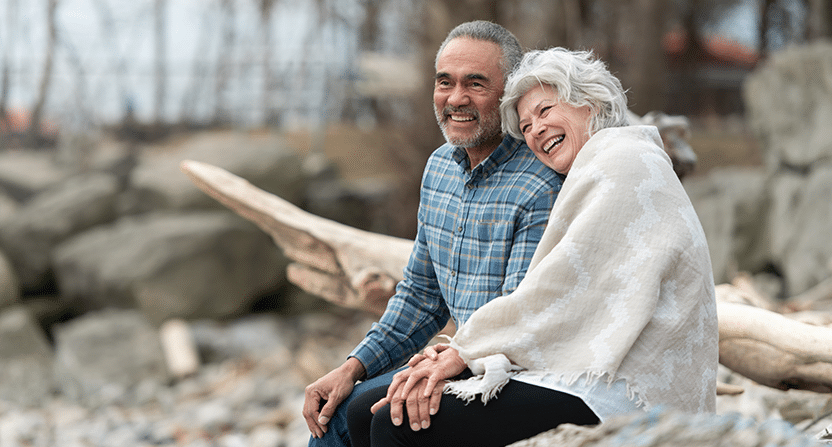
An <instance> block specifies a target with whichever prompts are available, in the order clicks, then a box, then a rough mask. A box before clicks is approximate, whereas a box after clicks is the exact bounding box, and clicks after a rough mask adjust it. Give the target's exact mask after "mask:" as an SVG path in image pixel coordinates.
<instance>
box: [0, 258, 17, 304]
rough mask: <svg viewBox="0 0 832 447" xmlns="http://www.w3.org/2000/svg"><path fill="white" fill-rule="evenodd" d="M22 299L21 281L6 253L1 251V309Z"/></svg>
mask: <svg viewBox="0 0 832 447" xmlns="http://www.w3.org/2000/svg"><path fill="white" fill-rule="evenodd" d="M19 299H20V283H19V281H18V280H17V274H16V273H15V272H14V269H13V268H12V265H11V263H9V260H8V259H7V258H6V255H5V254H3V253H2V252H0V309H3V308H4V307H6V306H9V305H11V304H14V303H16V302H17V301H18V300H19Z"/></svg>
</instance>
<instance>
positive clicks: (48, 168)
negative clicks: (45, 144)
mask: <svg viewBox="0 0 832 447" xmlns="http://www.w3.org/2000/svg"><path fill="white" fill-rule="evenodd" d="M70 175H72V171H71V170H70V169H67V168H66V167H64V166H61V165H60V164H59V163H56V161H55V158H54V157H53V156H52V153H51V152H48V151H24V150H20V151H17V150H14V151H3V152H0V189H2V190H4V191H5V192H6V193H7V194H8V195H10V196H11V197H13V198H14V200H15V201H17V202H26V201H27V200H29V199H30V198H32V197H34V196H35V195H37V194H38V193H40V192H42V191H44V190H46V189H49V188H51V187H52V186H55V185H57V184H58V183H61V182H63V181H64V180H66V179H67V178H68V177H69V176H70Z"/></svg>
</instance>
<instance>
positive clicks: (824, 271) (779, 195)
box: [769, 164, 832, 294]
mask: <svg viewBox="0 0 832 447" xmlns="http://www.w3.org/2000/svg"><path fill="white" fill-rule="evenodd" d="M770 194H771V212H770V215H769V220H770V221H771V232H770V237H771V247H772V252H773V254H774V257H775V259H777V260H778V261H779V265H780V266H781V267H782V269H783V272H784V274H785V278H786V287H787V290H788V292H789V293H790V294H797V293H801V292H804V291H806V290H808V289H809V288H811V287H812V286H814V285H816V284H818V283H820V282H821V281H823V280H824V279H826V278H828V277H829V276H830V273H832V272H830V271H829V267H828V262H829V260H830V259H832V237H830V235H832V200H830V197H832V164H829V165H822V166H817V167H816V168H815V169H813V170H812V171H811V172H810V173H809V174H808V175H805V176H804V175H800V174H796V173H793V172H787V171H786V172H782V171H781V172H778V173H777V174H776V175H775V176H774V178H773V179H772V186H771V188H770Z"/></svg>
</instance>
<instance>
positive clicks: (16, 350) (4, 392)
mask: <svg viewBox="0 0 832 447" xmlns="http://www.w3.org/2000/svg"><path fill="white" fill-rule="evenodd" d="M0 364H1V365H3V366H2V367H0V400H6V401H10V402H14V403H16V404H19V405H39V404H41V403H43V402H44V401H45V400H46V399H47V398H49V397H50V396H51V395H52V392H53V391H54V386H53V382H52V364H53V353H52V347H51V346H50V345H49V342H48V340H47V338H46V335H45V334H44V332H43V330H42V329H41V327H40V326H39V325H38V323H37V322H36V321H35V319H34V318H33V317H32V315H30V313H29V312H28V311H27V310H26V308H24V307H22V306H12V307H8V308H5V309H2V310H0Z"/></svg>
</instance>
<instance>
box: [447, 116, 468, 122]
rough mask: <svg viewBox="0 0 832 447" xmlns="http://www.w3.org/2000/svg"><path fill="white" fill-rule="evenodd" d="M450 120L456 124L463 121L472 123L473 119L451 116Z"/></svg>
mask: <svg viewBox="0 0 832 447" xmlns="http://www.w3.org/2000/svg"><path fill="white" fill-rule="evenodd" d="M451 120H452V121H457V122H465V121H474V118H473V117H470V116H469V117H460V116H454V115H451Z"/></svg>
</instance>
